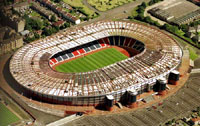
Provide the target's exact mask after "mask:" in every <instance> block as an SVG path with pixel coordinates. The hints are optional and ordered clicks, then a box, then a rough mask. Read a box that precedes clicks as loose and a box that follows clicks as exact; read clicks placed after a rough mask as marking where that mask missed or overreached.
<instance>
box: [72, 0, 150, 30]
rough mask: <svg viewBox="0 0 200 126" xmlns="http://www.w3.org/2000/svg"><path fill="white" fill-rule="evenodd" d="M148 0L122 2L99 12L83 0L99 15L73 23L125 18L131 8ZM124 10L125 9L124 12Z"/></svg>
mask: <svg viewBox="0 0 200 126" xmlns="http://www.w3.org/2000/svg"><path fill="white" fill-rule="evenodd" d="M149 1H150V0H136V1H133V2H130V3H127V4H124V5H122V6H119V7H116V8H114V9H111V10H108V11H105V12H100V11H98V10H96V9H95V8H93V7H92V6H90V5H89V4H88V3H87V0H83V3H84V4H85V5H86V6H87V7H89V8H91V9H92V10H94V11H96V12H97V13H100V16H99V17H97V18H95V19H91V20H90V21H88V22H83V23H81V24H79V25H75V26H74V27H79V26H84V25H87V24H91V23H95V22H97V21H102V20H113V19H124V18H127V17H128V16H130V15H131V11H132V10H133V8H135V7H137V6H138V5H140V4H141V3H142V2H149ZM124 11H126V13H125V12H124Z"/></svg>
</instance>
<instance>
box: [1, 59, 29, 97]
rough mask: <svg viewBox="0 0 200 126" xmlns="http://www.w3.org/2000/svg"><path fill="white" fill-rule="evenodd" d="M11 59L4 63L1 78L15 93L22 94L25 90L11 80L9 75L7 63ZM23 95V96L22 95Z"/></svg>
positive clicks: (11, 77)
mask: <svg viewBox="0 0 200 126" xmlns="http://www.w3.org/2000/svg"><path fill="white" fill-rule="evenodd" d="M10 60H11V57H10V58H9V59H8V60H7V61H6V63H5V66H4V68H3V76H4V79H5V80H6V82H7V84H8V85H9V86H10V87H11V88H12V89H14V90H15V91H16V92H17V93H19V94H23V92H24V91H25V88H24V87H22V86H21V85H19V84H18V82H17V81H16V80H15V79H14V78H13V76H12V75H11V72H10V69H9V63H10ZM23 95H25V94H23Z"/></svg>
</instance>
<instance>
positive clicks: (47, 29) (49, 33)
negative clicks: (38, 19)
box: [42, 27, 52, 36]
mask: <svg viewBox="0 0 200 126" xmlns="http://www.w3.org/2000/svg"><path fill="white" fill-rule="evenodd" d="M42 34H44V35H46V36H49V35H51V34H52V31H51V28H50V29H49V28H46V27H45V28H44V31H43V33H42Z"/></svg>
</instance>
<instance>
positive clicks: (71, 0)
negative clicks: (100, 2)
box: [63, 0, 96, 17]
mask: <svg viewBox="0 0 200 126" xmlns="http://www.w3.org/2000/svg"><path fill="white" fill-rule="evenodd" d="M82 1H83V0H63V2H65V3H67V4H69V5H71V6H72V7H76V8H77V7H78V8H82V10H83V11H84V13H85V14H86V15H88V16H89V17H93V16H96V13H95V12H94V11H93V10H91V9H90V8H88V7H87V6H85V5H84V4H83V2H82Z"/></svg>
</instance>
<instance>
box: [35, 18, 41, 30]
mask: <svg viewBox="0 0 200 126" xmlns="http://www.w3.org/2000/svg"><path fill="white" fill-rule="evenodd" d="M34 21H35V29H36V30H40V29H42V26H43V23H42V22H41V21H40V20H39V19H38V20H34Z"/></svg>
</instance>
